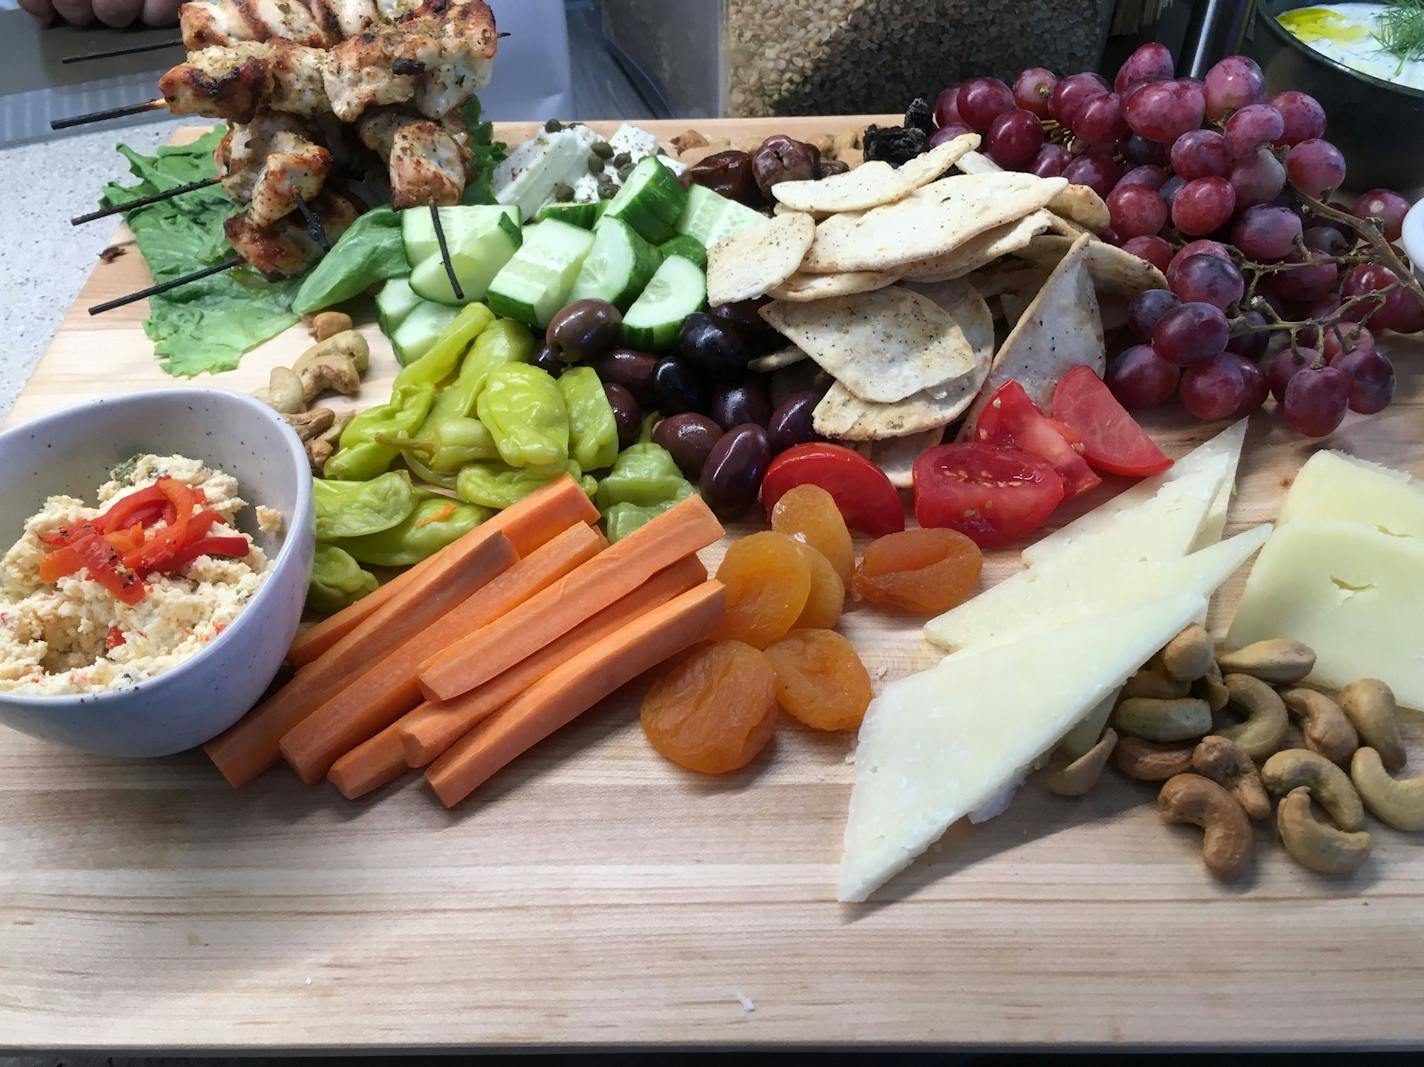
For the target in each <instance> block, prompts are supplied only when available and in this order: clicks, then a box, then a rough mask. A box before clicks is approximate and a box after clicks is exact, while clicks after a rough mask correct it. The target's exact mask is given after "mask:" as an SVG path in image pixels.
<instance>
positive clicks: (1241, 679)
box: [1216, 674, 1290, 760]
mask: <svg viewBox="0 0 1424 1067" xmlns="http://www.w3.org/2000/svg"><path fill="white" fill-rule="evenodd" d="M1224 682H1225V684H1226V691H1227V693H1229V694H1230V697H1231V703H1232V704H1234V705H1236V706H1237V707H1238V708H1240V709H1241V710H1242V711H1243V712H1244V713H1245V715H1246V721H1245V722H1239V723H1236V724H1235V725H1234V726H1228V727H1226V728H1224V729H1221V730H1218V731H1216V732H1217V733H1218V734H1220V735H1221V736H1222V737H1224V738H1226V739H1227V740H1228V741H1235V742H1236V743H1237V744H1238V745H1240V746H1241V747H1242V748H1243V749H1245V750H1246V755H1248V756H1250V757H1251V758H1252V759H1253V760H1263V759H1265V758H1266V757H1267V756H1269V755H1270V754H1271V753H1273V752H1276V751H1278V750H1279V749H1280V747H1281V746H1282V745H1284V744H1285V743H1286V730H1287V728H1288V727H1289V726H1290V720H1289V719H1288V718H1287V717H1286V705H1285V702H1284V701H1283V700H1281V698H1280V697H1279V696H1277V695H1276V691H1275V690H1274V689H1272V688H1271V687H1270V686H1269V685H1267V684H1266V683H1265V682H1263V681H1261V680H1260V679H1259V678H1254V677H1252V676H1251V675H1249V674H1228V675H1227V676H1226V678H1225V679H1224Z"/></svg>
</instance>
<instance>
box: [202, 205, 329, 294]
mask: <svg viewBox="0 0 1424 1067" xmlns="http://www.w3.org/2000/svg"><path fill="white" fill-rule="evenodd" d="M310 207H311V209H312V211H313V213H314V214H315V215H316V216H317V218H319V219H321V223H322V226H323V227H324V229H325V230H326V237H327V240H329V241H332V242H335V241H336V239H337V238H338V237H340V236H341V234H342V233H344V232H345V231H346V228H347V227H348V226H350V225H351V224H352V223H353V222H355V221H356V215H357V207H356V205H355V204H354V203H352V202H351V201H350V200H349V199H347V198H346V197H345V196H342V195H341V194H340V193H337V192H334V191H332V190H329V189H328V190H327V191H325V192H323V193H322V194H321V195H320V196H318V197H317V198H316V199H315V200H313V201H312V202H311V205H310ZM223 231H224V232H225V233H226V234H227V240H228V243H229V244H230V245H232V247H233V250H234V251H236V252H237V254H238V255H240V256H241V257H242V258H243V260H244V261H245V262H246V263H247V264H248V265H249V266H251V267H253V268H255V269H257V270H259V271H261V272H262V273H263V274H264V275H266V276H267V277H268V278H269V279H272V280H276V279H278V278H291V277H293V276H295V275H297V274H300V273H301V272H302V271H304V270H306V269H307V267H309V266H311V264H312V263H314V262H316V261H317V260H318V259H320V258H321V255H322V248H321V246H320V245H319V244H317V242H316V241H315V240H314V239H313V238H312V236H311V234H310V233H308V232H307V229H306V223H305V222H304V221H303V220H302V217H301V216H300V215H286V216H284V217H282V218H280V219H278V220H277V221H275V222H271V223H268V224H266V225H258V224H257V223H256V222H254V221H253V220H252V219H251V217H249V215H248V214H247V213H246V212H244V213H243V214H241V215H234V216H233V217H232V218H230V219H228V220H227V222H225V223H223Z"/></svg>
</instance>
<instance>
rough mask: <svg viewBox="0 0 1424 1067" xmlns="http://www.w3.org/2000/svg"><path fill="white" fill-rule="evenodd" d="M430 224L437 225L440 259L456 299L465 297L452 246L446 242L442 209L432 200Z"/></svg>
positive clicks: (436, 238)
mask: <svg viewBox="0 0 1424 1067" xmlns="http://www.w3.org/2000/svg"><path fill="white" fill-rule="evenodd" d="M430 224H431V225H432V226H433V227H435V242H436V244H438V245H439V246H440V259H441V260H442V261H443V262H444V264H445V275H446V277H448V278H449V279H450V288H451V289H452V290H454V293H455V299H456V300H464V299H465V290H463V289H461V288H460V280H459V279H458V278H456V277H455V264H453V263H451V262H450V248H449V246H448V245H446V244H445V227H444V226H442V225H441V224H440V209H439V208H438V207H436V206H435V201H434V200H432V201H430Z"/></svg>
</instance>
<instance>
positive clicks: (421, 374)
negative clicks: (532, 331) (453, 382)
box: [392, 304, 494, 389]
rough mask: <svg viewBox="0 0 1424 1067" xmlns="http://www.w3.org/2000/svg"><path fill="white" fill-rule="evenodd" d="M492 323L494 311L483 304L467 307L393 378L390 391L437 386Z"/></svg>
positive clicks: (448, 375) (468, 305)
mask: <svg viewBox="0 0 1424 1067" xmlns="http://www.w3.org/2000/svg"><path fill="white" fill-rule="evenodd" d="M492 322H494V312H493V311H491V310H490V309H489V308H487V307H485V306H484V305H483V304H466V305H465V306H464V307H462V308H461V309H460V313H459V314H458V315H456V316H455V318H454V321H453V322H451V323H450V325H449V326H447V327H445V332H444V333H442V334H441V335H440V339H439V340H437V341H436V342H435V344H434V346H433V347H432V348H431V349H430V351H429V352H427V353H425V355H423V356H421V357H420V358H419V359H417V360H416V361H415V362H414V363H412V364H410V365H409V366H408V367H406V368H405V369H404V370H403V371H401V372H400V373H399V374H397V375H396V380H395V382H394V383H392V388H393V389H399V388H400V387H401V386H402V385H439V384H440V383H441V382H443V381H444V380H445V379H446V378H448V377H450V375H451V374H453V373H454V371H455V368H456V367H458V366H459V365H460V360H461V358H462V357H463V356H464V355H465V352H466V351H467V350H468V349H469V347H470V344H471V343H472V342H473V341H474V340H475V338H477V337H479V335H480V334H482V333H484V331H485V330H486V329H487V328H488V327H489V325H490V323H492Z"/></svg>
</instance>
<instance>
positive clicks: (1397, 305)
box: [1340, 263, 1414, 332]
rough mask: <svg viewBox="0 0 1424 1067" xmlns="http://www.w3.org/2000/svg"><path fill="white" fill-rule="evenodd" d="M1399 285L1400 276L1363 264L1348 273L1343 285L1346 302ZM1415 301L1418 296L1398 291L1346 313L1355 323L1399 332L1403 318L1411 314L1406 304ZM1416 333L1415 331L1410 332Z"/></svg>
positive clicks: (1349, 309)
mask: <svg viewBox="0 0 1424 1067" xmlns="http://www.w3.org/2000/svg"><path fill="white" fill-rule="evenodd" d="M1398 282H1399V275H1397V274H1395V273H1394V271H1392V270H1390V269H1389V268H1388V267H1386V266H1384V265H1382V264H1379V263H1361V264H1360V265H1359V266H1355V267H1351V268H1350V269H1349V270H1348V271H1346V272H1345V281H1344V283H1343V284H1342V285H1341V286H1340V296H1341V298H1342V299H1344V300H1348V299H1349V298H1350V297H1354V296H1360V295H1362V294H1364V293H1372V292H1375V291H1376V290H1379V289H1385V288H1387V287H1389V286H1391V285H1396V284H1398ZM1406 300H1408V301H1411V302H1413V301H1414V297H1413V296H1411V295H1410V294H1409V293H1408V292H1406V291H1405V290H1403V289H1395V290H1394V291H1393V292H1390V293H1387V294H1385V295H1384V296H1382V297H1380V298H1378V299H1376V300H1362V301H1360V302H1359V303H1357V304H1354V305H1352V306H1350V307H1348V308H1346V309H1345V310H1344V311H1343V312H1342V314H1343V315H1344V317H1345V318H1347V319H1349V320H1351V321H1352V322H1362V323H1364V324H1365V325H1367V326H1370V327H1373V328H1374V329H1376V330H1393V329H1398V327H1397V326H1396V325H1395V323H1396V321H1398V320H1399V319H1400V318H1401V316H1405V315H1407V310H1406V308H1405V305H1404V301H1406ZM1409 332H1413V331H1409Z"/></svg>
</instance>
